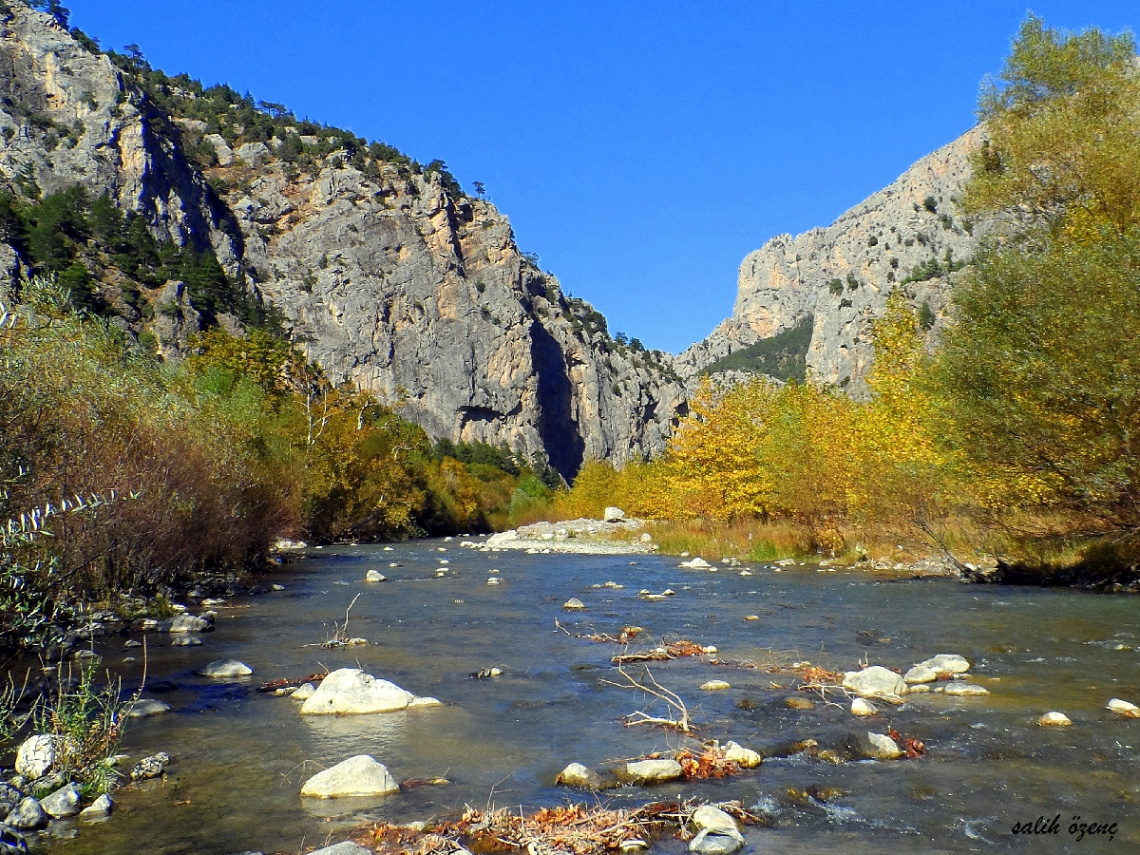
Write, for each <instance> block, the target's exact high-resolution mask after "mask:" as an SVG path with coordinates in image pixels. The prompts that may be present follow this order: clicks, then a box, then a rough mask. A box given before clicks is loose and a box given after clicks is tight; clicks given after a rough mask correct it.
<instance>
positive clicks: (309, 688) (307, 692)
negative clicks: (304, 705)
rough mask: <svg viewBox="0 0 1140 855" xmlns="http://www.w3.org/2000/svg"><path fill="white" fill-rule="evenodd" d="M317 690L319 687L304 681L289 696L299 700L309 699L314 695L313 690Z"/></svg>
mask: <svg viewBox="0 0 1140 855" xmlns="http://www.w3.org/2000/svg"><path fill="white" fill-rule="evenodd" d="M316 690H317V687H316V686H314V685H313V684H312V683H302V684H301V685H299V686H298V687H297V688H296V689H295V690H294V691H293V692H292V693H291V694H290V695H289V697H291V698H293V699H294V700H298V701H307V700H308V699H309V698H311V697H312V696H313V692H315V691H316Z"/></svg>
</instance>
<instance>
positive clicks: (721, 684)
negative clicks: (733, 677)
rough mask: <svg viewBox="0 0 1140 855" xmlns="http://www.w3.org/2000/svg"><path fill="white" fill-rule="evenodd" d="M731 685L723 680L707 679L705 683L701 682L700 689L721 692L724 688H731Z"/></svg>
mask: <svg viewBox="0 0 1140 855" xmlns="http://www.w3.org/2000/svg"><path fill="white" fill-rule="evenodd" d="M731 688H732V686H731V685H729V684H728V683H726V682H725V681H724V680H709V681H708V682H707V683H702V684H701V691H704V692H723V691H724V690H725V689H731Z"/></svg>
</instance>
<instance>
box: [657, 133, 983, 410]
mask: <svg viewBox="0 0 1140 855" xmlns="http://www.w3.org/2000/svg"><path fill="white" fill-rule="evenodd" d="M980 142H981V134H980V131H979V130H978V129H974V130H972V131H970V132H969V133H967V134H964V135H963V136H961V137H959V138H958V139H957V140H955V141H954V142H952V143H950V144H949V145H946V146H944V147H942V148H940V149H939V150H938V151H936V152H934V153H933V154H930V155H928V156H926V157H924V158H922V159H921V160H919V161H918V162H917V163H915V164H914V165H913V166H912V167H911V168H910V169H908V170H907V171H906V172H905V173H903V175H902V176H900V177H899V179H898V180H897V181H895V182H894V183H893V184H891V185H890V186H888V187H886V188H884V189H883V190H880V191H879V192H878V193H875V194H874V195H872V196H870V197H869V198H867V199H866V200H864V201H863V202H861V203H860V204H858V205H856V206H855V207H854V208H852V209H851V210H849V211H847V212H846V213H844V214H843V215H842V216H841V217H839V219H838V220H836V221H835V222H834V223H833V224H832V225H831V226H829V227H828V228H825V229H813V230H812V231H809V232H805V233H804V234H801V235H798V236H796V237H794V238H793V237H792V236H791V235H779V236H777V237H774V238H772V239H771V240H769V241H768V242H767V243H765V244H764V246H762V247H761V248H760V249H758V250H756V251H755V252H752V253H750V254H749V255H748V256H747V257H746V258H745V259H744V261H743V263H742V264H741V265H740V272H739V278H738V287H737V297H736V306H735V308H734V309H733V314H732V317H730V318H728V319H726V320H725V321H723V322H722V323H721V324H720V325H718V326H717V328H716V329H715V330H713V332H712V333H710V334H709V336H708V337H707V338H705V339H704V340H703V341H701V342H698V343H697V344H694V345H693V346H692V347H690V348H689V349H688V350H686V351H685V352H684V353H683V354H681V355H680V356H679V357H678V358H677V366H678V370H679V371H681V372H682V373H685V374H692V373H695V372H697V371H700V370H701V369H703V368H705V367H706V366H708V365H711V364H712V363H714V362H715V361H716V360H718V359H721V358H723V357H724V356H727V355H728V354H729V353H733V352H735V351H738V350H742V349H743V348H745V347H748V346H749V345H751V344H754V343H755V342H757V341H759V340H760V339H766V338H771V337H772V336H774V335H776V334H778V333H780V332H783V331H785V330H788V329H791V328H792V327H795V326H796V325H797V324H799V323H801V322H803V321H804V320H807V319H810V320H811V322H812V324H813V331H812V340H811V345H810V347H809V349H808V352H807V366H808V376H809V377H812V378H815V379H816V380H819V381H822V382H824V383H831V384H843V385H845V386H847V387H848V388H849V389H850V391H852V392H855V393H857V394H858V393H860V392H862V391H864V390H865V388H866V387H865V384H864V378H865V376H866V374H867V372H868V371H869V370H870V367H871V358H872V355H873V350H872V346H871V325H872V322H873V321H874V319H875V318H877V317H879V316H880V315H881V314H882V313H883V310H884V309H885V307H886V299H887V296H888V295H889V294H890V293H891V290H892V289H894V288H896V287H901V288H903V289H904V291H905V292H906V293H907V294H908V296H909V299H910V302H911V303H912V305H913V306H914V307H915V308H918V307H920V306H921V305H922V304H923V303H926V304H927V305H929V307H930V310H931V313H932V316H933V319H934V324H933V327H932V329H931V335H937V333H938V331H939V330H940V329H941V326H942V323H943V320H944V319H943V316H942V312H943V310H944V309H945V307H946V304H947V301H948V296H949V287H950V283H951V281H952V280H953V279H954V278H955V277H956V276H957V275H961V274H958V273H957V272H951V269H953V270H954V271H956V270H957V269H958V268H959V267H960V265H961V264H963V263H966V264H968V263H969V262H970V261H971V260H972V259H973V257H974V254H975V252H976V251H977V247H978V241H979V238H980V237H981V236H982V235H983V234H984V233H985V232H986V231H987V230H988V229H989V228H991V224H989V223H972V222H970V221H969V220H968V219H966V218H965V217H964V216H963V215H962V213H961V211H960V210H959V206H958V202H959V199H960V197H961V195H962V193H963V188H964V187H965V184H966V182H967V180H968V179H969V177H970V165H969V152H970V151H971V150H972V149H973V148H974V147H976V146H977V145H979V144H980ZM948 253H949V255H948ZM935 262H936V263H937V268H935V267H934V263H935ZM935 271H936V272H935ZM928 273H933V275H929V276H928V275H927V274H928ZM908 277H912V278H915V279H917V280H919V281H912V282H909V283H905V284H904V280H905V279H907V278H908ZM845 380H846V382H845Z"/></svg>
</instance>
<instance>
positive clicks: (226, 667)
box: [198, 659, 253, 680]
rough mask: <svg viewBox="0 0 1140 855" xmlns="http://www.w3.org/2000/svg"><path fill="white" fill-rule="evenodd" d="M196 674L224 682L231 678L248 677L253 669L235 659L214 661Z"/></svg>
mask: <svg viewBox="0 0 1140 855" xmlns="http://www.w3.org/2000/svg"><path fill="white" fill-rule="evenodd" d="M198 673H199V674H200V675H201V676H203V677H213V678H214V679H215V680H225V679H229V678H232V677H248V676H249V675H250V674H252V673H253V669H252V668H250V667H249V666H248V665H246V664H245V663H244V662H239V661H238V660H236V659H216V660H214V661H213V662H211V663H210V664H209V665H205V666H203V667H202V668H199V669H198Z"/></svg>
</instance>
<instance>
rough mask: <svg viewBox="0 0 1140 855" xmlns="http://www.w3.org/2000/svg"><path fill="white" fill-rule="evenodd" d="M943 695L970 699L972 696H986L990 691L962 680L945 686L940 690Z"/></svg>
mask: <svg viewBox="0 0 1140 855" xmlns="http://www.w3.org/2000/svg"><path fill="white" fill-rule="evenodd" d="M942 691H943V692H944V693H945V694H947V695H951V696H954V697H970V696H973V695H988V694H989V693H990V690H989V689H987V688H985V687H983V686H979V685H977V684H976V683H967V682H965V681H963V680H954V681H952V682H949V683H947V684H946V688H944V689H943V690H942Z"/></svg>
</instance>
